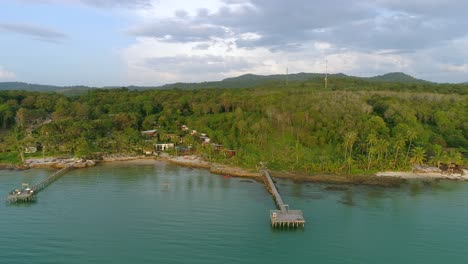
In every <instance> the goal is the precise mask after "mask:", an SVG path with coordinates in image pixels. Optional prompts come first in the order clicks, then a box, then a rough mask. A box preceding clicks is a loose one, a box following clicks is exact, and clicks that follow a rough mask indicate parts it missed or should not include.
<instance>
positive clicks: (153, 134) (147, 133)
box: [141, 129, 158, 137]
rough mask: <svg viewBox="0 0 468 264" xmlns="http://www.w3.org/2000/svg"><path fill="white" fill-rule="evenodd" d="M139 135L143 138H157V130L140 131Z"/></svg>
mask: <svg viewBox="0 0 468 264" xmlns="http://www.w3.org/2000/svg"><path fill="white" fill-rule="evenodd" d="M141 134H142V135H143V136H147V137H157V136H158V130H156V129H153V130H146V131H141Z"/></svg>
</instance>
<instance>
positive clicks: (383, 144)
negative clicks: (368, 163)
mask: <svg viewBox="0 0 468 264" xmlns="http://www.w3.org/2000/svg"><path fill="white" fill-rule="evenodd" d="M388 146H389V143H388V141H387V140H386V139H383V138H382V139H379V140H378V141H377V143H376V145H375V151H376V152H377V162H379V163H381V158H382V155H384V154H385V155H386V153H387V152H388Z"/></svg>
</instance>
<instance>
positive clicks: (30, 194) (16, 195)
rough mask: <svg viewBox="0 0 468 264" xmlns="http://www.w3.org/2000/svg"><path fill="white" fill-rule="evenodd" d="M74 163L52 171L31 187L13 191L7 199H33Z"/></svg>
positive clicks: (25, 200)
mask: <svg viewBox="0 0 468 264" xmlns="http://www.w3.org/2000/svg"><path fill="white" fill-rule="evenodd" d="M74 165H75V163H72V164H69V165H67V166H66V167H64V168H62V169H60V170H58V171H56V172H54V173H52V174H51V175H50V176H49V177H47V178H45V179H44V180H42V181H41V182H39V183H37V184H36V185H34V186H32V187H30V188H26V189H23V190H16V191H14V192H11V193H10V194H9V195H8V197H7V201H8V202H10V203H17V202H31V201H33V200H34V198H35V196H36V194H37V193H39V192H40V191H42V190H44V189H45V188H46V187H47V186H49V185H50V184H51V183H53V182H54V181H56V180H57V179H58V178H60V177H62V176H63V175H64V174H65V173H66V172H67V171H69V170H71V169H72V168H74Z"/></svg>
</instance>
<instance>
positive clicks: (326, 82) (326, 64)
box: [325, 60, 328, 89]
mask: <svg viewBox="0 0 468 264" xmlns="http://www.w3.org/2000/svg"><path fill="white" fill-rule="evenodd" d="M325 89H328V60H325Z"/></svg>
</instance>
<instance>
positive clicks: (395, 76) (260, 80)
mask: <svg viewBox="0 0 468 264" xmlns="http://www.w3.org/2000/svg"><path fill="white" fill-rule="evenodd" d="M328 76H329V78H356V79H362V80H367V81H371V82H396V83H431V82H429V81H425V80H421V79H417V78H414V77H413V76H410V75H408V74H405V73H402V72H392V73H387V74H384V75H378V76H374V77H356V76H349V75H346V74H343V73H336V74H329V75H328ZM324 77H325V74H324V73H305V72H301V73H294V74H288V75H286V74H274V75H256V74H244V75H240V76H237V77H232V78H226V79H224V80H221V81H212V82H199V83H182V82H178V83H172V84H165V85H161V86H127V87H125V88H128V89H130V90H148V89H176V88H177V89H200V88H248V87H254V86H258V85H261V84H267V83H268V82H278V81H286V80H288V81H290V82H300V81H308V80H313V79H317V78H324ZM465 84H466V83H465ZM99 88H104V89H115V88H122V87H118V86H112V87H111V86H109V87H88V86H55V85H41V84H29V83H23V82H0V91H2V90H26V91H40V92H58V93H63V94H66V95H78V94H80V93H83V92H85V91H87V90H90V89H99Z"/></svg>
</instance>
